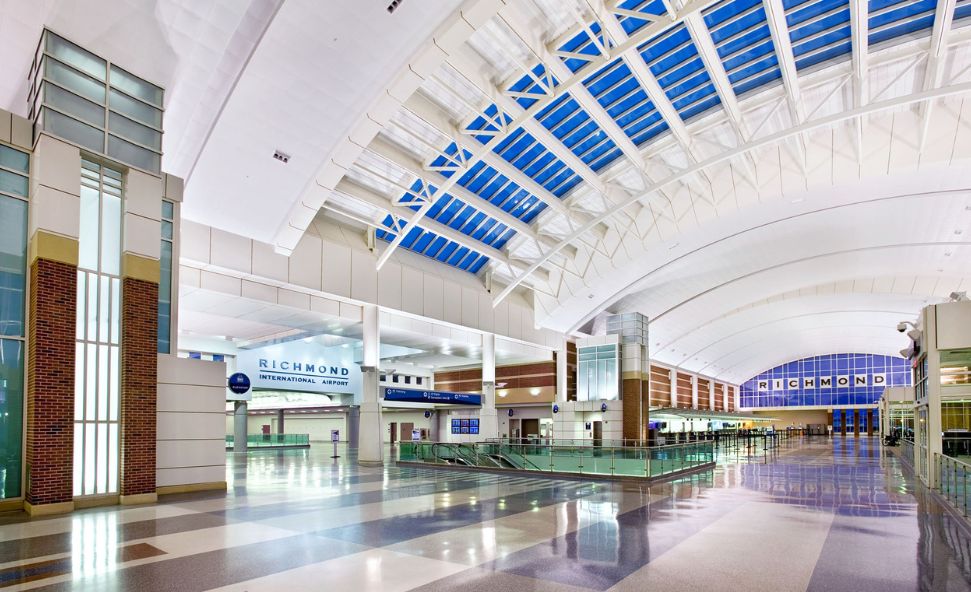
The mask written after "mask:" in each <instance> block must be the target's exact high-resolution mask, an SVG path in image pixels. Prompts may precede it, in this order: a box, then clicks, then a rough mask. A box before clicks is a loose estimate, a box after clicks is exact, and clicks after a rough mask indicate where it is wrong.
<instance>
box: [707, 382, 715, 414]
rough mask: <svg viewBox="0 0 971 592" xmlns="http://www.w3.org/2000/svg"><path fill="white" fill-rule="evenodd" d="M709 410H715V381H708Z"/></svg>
mask: <svg viewBox="0 0 971 592" xmlns="http://www.w3.org/2000/svg"><path fill="white" fill-rule="evenodd" d="M708 409H711V410H712V411H714V410H715V381H713V380H709V381H708Z"/></svg>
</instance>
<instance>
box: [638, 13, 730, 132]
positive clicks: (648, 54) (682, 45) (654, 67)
mask: <svg viewBox="0 0 971 592" xmlns="http://www.w3.org/2000/svg"><path fill="white" fill-rule="evenodd" d="M638 51H640V54H641V57H642V58H644V61H645V62H646V63H647V66H648V68H650V70H651V72H652V73H653V74H654V77H655V78H657V81H658V84H660V85H661V88H662V89H663V90H664V93H665V94H666V95H667V97H668V100H670V101H671V104H672V105H674V108H675V109H676V110H677V111H678V114H679V115H680V116H681V119H683V120H688V119H690V118H691V117H694V116H695V115H699V114H701V113H703V112H705V111H707V110H708V109H710V108H711V107H714V106H715V105H718V104H719V103H720V102H721V101H720V100H719V98H718V93H717V92H716V90H715V85H714V84H713V83H712V81H711V77H710V76H709V75H708V71H707V70H706V69H705V65H704V61H702V59H701V56H700V55H698V49H697V48H696V47H695V44H694V42H693V41H692V40H691V35H690V34H689V33H688V29H687V28H686V27H685V26H684V25H683V24H678V25H675V26H674V27H672V28H671V29H670V30H668V31H666V32H664V33H661V34H660V35H658V36H656V37H654V38H653V39H651V40H650V41H648V42H647V43H645V44H644V45H642V46H640V47H639V48H638Z"/></svg>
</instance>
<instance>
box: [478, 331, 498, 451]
mask: <svg viewBox="0 0 971 592" xmlns="http://www.w3.org/2000/svg"><path fill="white" fill-rule="evenodd" d="M498 437H499V418H498V417H497V416H496V336H495V334H493V333H484V334H483V335H482V409H480V410H479V438H480V439H481V440H485V439H486V438H498Z"/></svg>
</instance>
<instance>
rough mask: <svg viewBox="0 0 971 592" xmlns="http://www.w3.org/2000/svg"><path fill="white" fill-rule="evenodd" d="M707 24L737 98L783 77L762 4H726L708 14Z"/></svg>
mask: <svg viewBox="0 0 971 592" xmlns="http://www.w3.org/2000/svg"><path fill="white" fill-rule="evenodd" d="M705 24H706V25H707V26H708V29H709V30H710V31H711V39H712V41H713V42H714V44H715V48H716V49H717V50H718V57H719V58H721V60H722V64H723V65H724V67H725V71H726V72H727V74H728V80H729V82H731V83H732V89H733V90H734V91H735V94H736V95H740V94H742V93H744V92H746V91H749V90H751V89H753V88H756V87H759V86H762V85H764V84H767V83H769V82H771V81H773V80H777V79H779V78H781V77H782V72H781V70H780V69H779V60H778V58H777V57H776V53H775V46H774V44H773V43H772V33H771V31H770V29H769V25H768V23H767V22H766V14H765V8H764V7H763V5H762V2H761V1H760V0H726V1H724V2H720V3H718V4H716V5H715V6H713V7H712V8H710V9H708V10H707V11H706V12H705Z"/></svg>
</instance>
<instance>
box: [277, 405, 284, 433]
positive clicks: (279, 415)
mask: <svg viewBox="0 0 971 592" xmlns="http://www.w3.org/2000/svg"><path fill="white" fill-rule="evenodd" d="M276 433H278V434H285V433H286V432H285V431H284V429H283V409H280V410H279V411H277V412H276Z"/></svg>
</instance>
